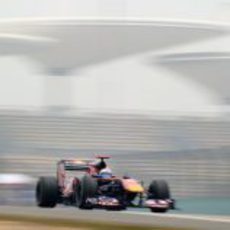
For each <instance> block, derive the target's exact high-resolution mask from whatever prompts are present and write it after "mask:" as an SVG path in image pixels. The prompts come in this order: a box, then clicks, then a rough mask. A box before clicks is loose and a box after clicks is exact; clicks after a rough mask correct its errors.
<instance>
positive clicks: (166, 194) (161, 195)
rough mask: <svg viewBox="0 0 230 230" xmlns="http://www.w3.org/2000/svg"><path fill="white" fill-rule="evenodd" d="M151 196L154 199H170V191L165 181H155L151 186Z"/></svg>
mask: <svg viewBox="0 0 230 230" xmlns="http://www.w3.org/2000/svg"><path fill="white" fill-rule="evenodd" d="M148 193H149V196H151V198H153V199H162V200H164V199H170V197H171V195H170V190H169V186H168V183H167V182H166V181H164V180H154V181H152V183H151V184H150V185H149V189H148Z"/></svg>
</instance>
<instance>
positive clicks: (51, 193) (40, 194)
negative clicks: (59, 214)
mask: <svg viewBox="0 0 230 230" xmlns="http://www.w3.org/2000/svg"><path fill="white" fill-rule="evenodd" d="M57 201H58V185H57V180H56V178H55V177H40V178H39V180H38V182H37V186H36V202H37V206H39V207H42V208H54V207H55V206H56V204H57Z"/></svg>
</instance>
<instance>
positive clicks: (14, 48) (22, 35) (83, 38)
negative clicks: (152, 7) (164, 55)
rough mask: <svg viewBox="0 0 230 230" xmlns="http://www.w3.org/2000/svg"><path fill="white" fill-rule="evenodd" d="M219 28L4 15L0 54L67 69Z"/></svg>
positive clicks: (183, 41) (152, 48)
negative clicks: (17, 55) (28, 57)
mask: <svg viewBox="0 0 230 230" xmlns="http://www.w3.org/2000/svg"><path fill="white" fill-rule="evenodd" d="M225 32H226V31H225V30H224V28H223V27H221V26H218V25H214V24H209V23H199V22H183V21H166V20H165V21H164V20H149V21H147V20H143V19H142V20H141V19H125V20H121V19H100V20H99V19H77V18H71V19H68V18H63V19H58V18H56V19H55V18H54V19H48V18H47V19H46V18H43V19H12V20H10V19H8V20H1V21H0V54H1V55H8V54H14V55H15V54H20V55H21V54H22V55H23V54H25V55H29V56H30V57H31V58H34V59H36V60H38V61H39V62H41V63H42V64H43V65H44V66H45V67H46V68H48V69H53V70H54V71H55V70H57V71H58V70H61V69H62V70H65V69H66V70H68V69H72V68H77V67H78V68H79V67H84V66H87V65H93V64H97V63H100V62H105V61H109V60H112V59H115V58H119V57H123V56H128V55H133V54H138V53H144V52H149V51H155V50H160V49H166V48H168V47H172V46H175V45H182V44H186V43H190V42H195V41H200V40H203V39H210V38H213V37H216V36H221V35H223V34H224V33H225Z"/></svg>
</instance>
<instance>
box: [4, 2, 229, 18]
mask: <svg viewBox="0 0 230 230" xmlns="http://www.w3.org/2000/svg"><path fill="white" fill-rule="evenodd" d="M228 3H230V1H229V0H160V1H159V0H16V1H15V0H1V2H0V5H1V7H0V16H1V17H28V16H30V17H40V16H46V17H55V16H56V17H60V16H75V17H82V16H86V17H88V16H91V17H94V16H100V17H103V16H112V17H114V16H129V17H130V16H131V17H169V18H184V17H186V18H188V19H189V18H191V19H198V20H199V19H210V18H212V17H215V15H216V16H217V17H218V14H219V13H220V12H219V9H220V8H225V9H226V7H227V5H228ZM228 7H229V6H228ZM228 7H227V8H228Z"/></svg>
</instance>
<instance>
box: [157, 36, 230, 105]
mask: <svg viewBox="0 0 230 230" xmlns="http://www.w3.org/2000/svg"><path fill="white" fill-rule="evenodd" d="M229 44H230V37H229V36H225V37H223V38H219V39H214V40H211V41H207V42H205V43H204V42H203V43H202V42H201V43H198V44H194V45H191V46H189V47H188V46H184V47H182V48H179V49H177V50H175V49H174V50H171V51H169V52H167V53H165V54H162V55H159V56H158V57H156V58H155V59H154V60H155V62H156V63H158V64H160V65H161V66H162V67H164V68H166V69H169V70H171V71H173V72H175V73H176V74H178V75H180V76H183V77H185V78H189V79H191V80H195V81H196V82H198V83H200V84H202V85H203V86H206V87H208V88H209V89H210V90H212V91H213V92H214V93H216V94H217V95H219V96H220V97H221V98H222V99H223V100H224V101H225V102H226V101H227V103H229V98H230V91H229V83H230V69H229V66H230V46H229Z"/></svg>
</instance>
